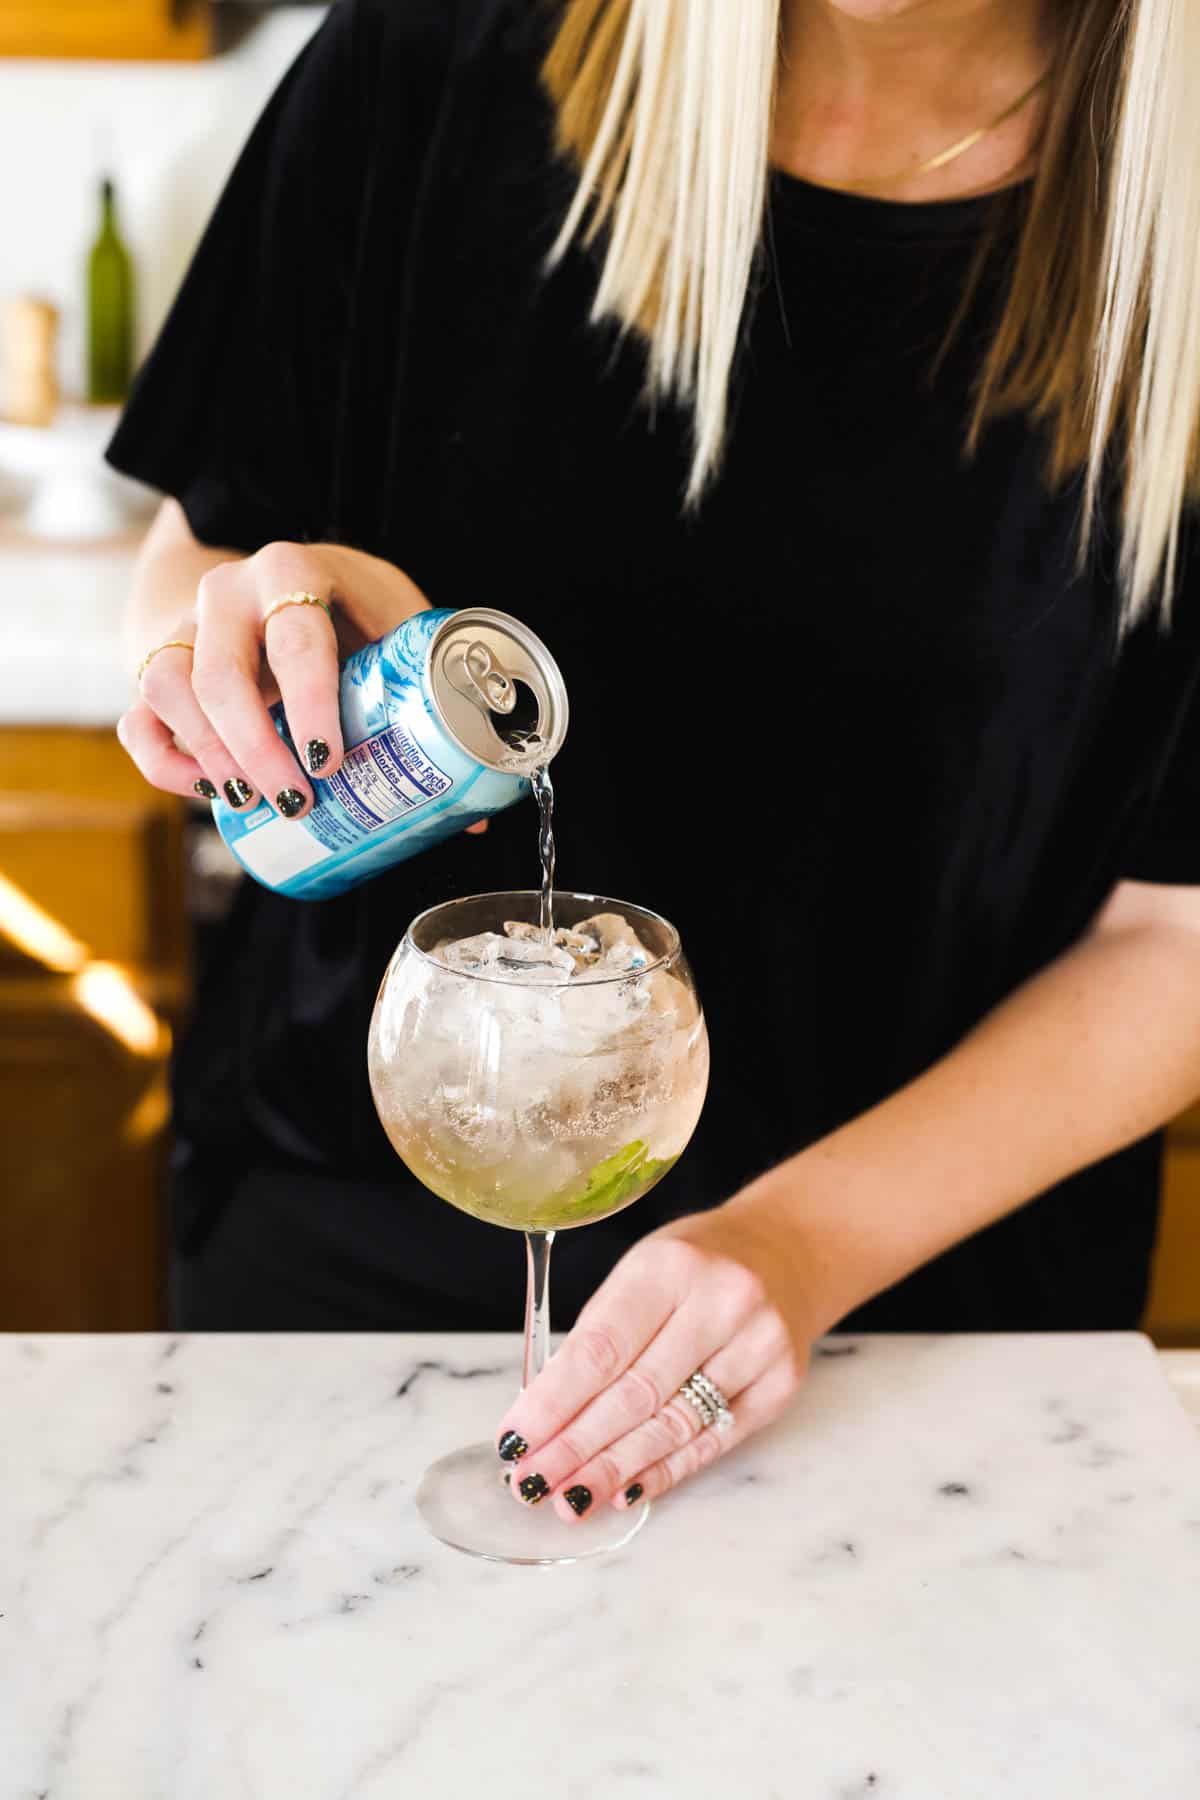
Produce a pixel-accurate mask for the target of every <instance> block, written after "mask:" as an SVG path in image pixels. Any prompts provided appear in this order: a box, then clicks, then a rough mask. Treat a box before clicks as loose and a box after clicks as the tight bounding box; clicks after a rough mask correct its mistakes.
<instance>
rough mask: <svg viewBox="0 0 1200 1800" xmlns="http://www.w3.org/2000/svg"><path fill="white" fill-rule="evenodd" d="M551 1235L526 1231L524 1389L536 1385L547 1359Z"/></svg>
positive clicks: (547, 1232) (548, 1347) (552, 1242)
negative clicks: (527, 1275) (526, 1271)
mask: <svg viewBox="0 0 1200 1800" xmlns="http://www.w3.org/2000/svg"><path fill="white" fill-rule="evenodd" d="M553 1245H554V1233H553V1232H552V1231H527V1232H526V1233H525V1256H526V1261H527V1265H528V1269H529V1285H528V1287H527V1288H526V1290H525V1374H524V1378H523V1380H522V1382H521V1386H522V1387H523V1388H527V1387H528V1386H529V1385H530V1383H531V1382H533V1381H536V1380H537V1378H538V1376H539V1375H540V1374H541V1372H542V1370H543V1369H544V1368H545V1366H546V1359H547V1358H548V1356H549V1355H550V1251H551V1249H552V1248H553Z"/></svg>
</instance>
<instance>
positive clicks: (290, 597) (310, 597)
mask: <svg viewBox="0 0 1200 1800" xmlns="http://www.w3.org/2000/svg"><path fill="white" fill-rule="evenodd" d="M285 606H319V607H321V609H322V610H323V611H324V612H326V613H328V615H329V617H330V619H331V620H332V618H333V608H332V606H330V604H329V602H328V600H322V598H321V596H320V594H281V595H280V596H279V598H278V600H273V601H272V602H271V604H270V606H268V608H267V610H266V612H265V613H264V614H263V620H262V622H263V625H264V626H265V625H266V623H267V620H268V619H273V618H274V617H275V614H276V613H277V612H282V611H283V609H284V607H285Z"/></svg>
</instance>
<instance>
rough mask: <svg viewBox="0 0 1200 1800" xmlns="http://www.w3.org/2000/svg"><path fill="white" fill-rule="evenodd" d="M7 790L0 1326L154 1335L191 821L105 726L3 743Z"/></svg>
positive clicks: (28, 734)
mask: <svg viewBox="0 0 1200 1800" xmlns="http://www.w3.org/2000/svg"><path fill="white" fill-rule="evenodd" d="M0 796H2V798H0V1329H2V1330H9V1331H12V1330H43V1331H45V1330H74V1331H83V1330H88V1331H103V1330H126V1331H133V1330H146V1329H151V1328H154V1327H157V1326H160V1325H161V1324H162V1323H163V1322H164V1291H163V1289H164V1254H163V1243H164V1233H163V1216H162V1215H163V1198H162V1196H163V1174H164V1158H165V1145H166V1128H167V1123H168V1105H167V1087H166V1067H167V1055H168V1052H169V1047H170V1040H171V1032H172V1029H173V1028H174V1026H175V1025H176V1024H177V1022H178V1019H179V1016H180V1014H181V1011H182V1008H183V1004H184V1001H185V998H186V984H187V967H188V965H187V931H186V920H185V916H184V905H183V879H182V875H183V869H182V862H183V855H182V821H183V807H182V804H181V803H180V802H178V801H175V800H173V799H171V798H170V797H169V796H167V795H165V794H158V793H155V792H154V791H153V790H152V789H150V788H149V787H147V786H146V784H145V783H144V782H143V781H142V780H141V777H140V776H139V775H138V774H137V773H136V771H135V770H134V768H133V766H132V764H130V763H129V761H128V759H127V758H126V757H125V754H124V752H123V751H122V750H121V749H120V747H119V745H118V744H117V742H116V740H115V738H114V737H113V735H112V733H111V732H110V731H106V730H105V731H99V730H98V731H86V730H49V729H34V728H25V727H22V728H8V729H0Z"/></svg>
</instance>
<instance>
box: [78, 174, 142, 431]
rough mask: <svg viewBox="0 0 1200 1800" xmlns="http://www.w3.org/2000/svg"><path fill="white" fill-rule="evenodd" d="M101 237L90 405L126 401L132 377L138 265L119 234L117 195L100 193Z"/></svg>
mask: <svg viewBox="0 0 1200 1800" xmlns="http://www.w3.org/2000/svg"><path fill="white" fill-rule="evenodd" d="M100 207H101V214H100V235H99V236H98V237H97V239H96V241H95V243H94V244H93V245H92V249H91V254H90V256H89V257H88V399H89V400H90V401H92V402H93V403H94V404H98V403H101V402H107V403H110V404H111V403H112V402H114V401H120V400H124V398H125V396H126V394H127V393H128V392H129V383H130V379H131V377H132V375H133V264H132V262H131V261H130V257H129V252H128V250H127V249H126V248H125V245H124V243H123V242H122V239H121V234H120V231H119V230H118V228H117V200H116V191H115V189H114V187H113V184H112V182H111V181H107V180H106V181H104V182H103V183H102V184H101V188H100Z"/></svg>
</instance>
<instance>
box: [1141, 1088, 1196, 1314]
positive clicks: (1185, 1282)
mask: <svg viewBox="0 0 1200 1800" xmlns="http://www.w3.org/2000/svg"><path fill="white" fill-rule="evenodd" d="M1146 1329H1147V1331H1148V1332H1149V1333H1150V1335H1151V1336H1152V1337H1153V1338H1154V1340H1155V1342H1156V1343H1159V1344H1163V1345H1170V1346H1172V1347H1175V1346H1179V1347H1200V1106H1194V1107H1193V1108H1192V1109H1191V1111H1190V1112H1186V1113H1185V1114H1184V1115H1183V1117H1182V1118H1181V1119H1177V1120H1176V1121H1175V1123H1174V1125H1172V1127H1171V1129H1170V1132H1169V1133H1168V1135H1167V1163H1166V1173H1165V1177H1164V1181H1163V1210H1162V1220H1161V1222H1160V1225H1159V1232H1158V1247H1157V1250H1156V1251H1155V1256H1154V1281H1153V1285H1152V1287H1151V1292H1150V1304H1149V1306H1148V1307H1147V1309H1146Z"/></svg>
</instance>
